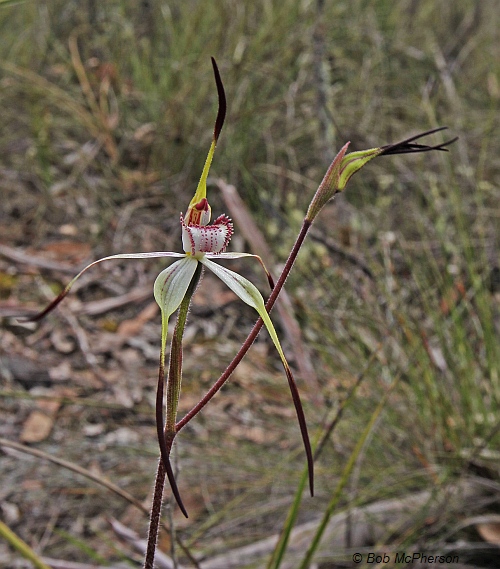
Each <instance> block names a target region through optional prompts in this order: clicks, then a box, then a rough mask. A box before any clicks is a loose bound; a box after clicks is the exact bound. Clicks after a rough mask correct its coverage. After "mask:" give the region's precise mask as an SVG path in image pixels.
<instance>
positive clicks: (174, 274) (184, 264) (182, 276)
mask: <svg viewBox="0 0 500 569" xmlns="http://www.w3.org/2000/svg"><path fill="white" fill-rule="evenodd" d="M197 264H198V261H197V260H196V259H193V258H192V257H184V259H181V260H180V261H176V262H175V263H173V264H172V265H170V267H167V268H166V269H165V270H163V271H162V272H161V273H160V274H159V275H158V276H157V277H156V281H155V284H154V289H153V290H154V297H155V300H156V302H157V303H158V305H159V307H160V308H161V311H162V314H163V315H164V316H165V317H166V318H167V319H168V318H170V316H171V315H172V314H173V313H174V312H175V311H176V310H177V309H178V308H179V305H180V303H181V302H182V299H183V298H184V295H185V294H186V291H187V289H188V287H189V283H190V282H191V279H192V278H193V275H194V272H195V271H196V266H197Z"/></svg>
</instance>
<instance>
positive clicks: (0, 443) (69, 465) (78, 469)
mask: <svg viewBox="0 0 500 569" xmlns="http://www.w3.org/2000/svg"><path fill="white" fill-rule="evenodd" d="M0 447H7V448H11V449H14V450H16V451H19V452H23V453H26V454H30V455H31V456H35V457H37V458H42V459H44V460H48V461H49V462H52V463H53V464H57V465H58V466H62V467H63V468H66V469H67V470H71V471H72V472H75V473H76V474H80V475H81V476H84V477H85V478H88V479H89V480H92V481H93V482H95V483H97V484H99V485H100V486H104V487H105V488H107V489H108V490H110V491H111V492H113V493H115V494H116V495H118V496H120V498H123V499H124V500H126V501H127V502H129V503H130V504H132V505H133V506H135V507H136V508H137V509H138V510H140V511H141V512H142V513H143V514H145V516H146V517H148V516H149V513H150V512H149V508H147V507H146V506H144V504H142V502H140V501H139V500H137V499H136V498H134V496H132V495H131V494H129V493H128V492H126V491H125V490H122V489H121V488H120V487H119V486H117V485H116V484H113V482H110V481H109V480H107V479H106V478H103V477H102V476H97V475H96V474H94V473H93V472H90V470H87V469H86V468H83V467H82V466H79V465H78V464H75V463H73V462H69V461H67V460H64V459H63V458H58V457H56V456H52V455H50V454H47V453H46V452H43V451H41V450H38V449H35V448H31V447H28V446H26V445H22V444H20V443H16V442H14V441H10V440H8V439H4V438H3V437H0ZM161 525H162V527H163V529H165V530H167V531H168V530H169V528H168V527H167V525H166V524H163V523H162V524H161ZM176 541H177V544H178V545H179V547H180V548H181V549H182V551H183V552H184V553H185V554H186V555H187V557H188V558H189V559H190V561H191V562H192V563H193V565H194V566H195V567H197V562H196V560H195V559H194V558H193V556H192V555H191V553H190V552H189V551H188V549H187V548H186V547H185V545H184V543H183V542H182V541H181V540H180V539H179V537H178V536H176Z"/></svg>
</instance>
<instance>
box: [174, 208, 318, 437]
mask: <svg viewBox="0 0 500 569" xmlns="http://www.w3.org/2000/svg"><path fill="white" fill-rule="evenodd" d="M311 225H312V223H311V222H310V221H308V220H307V219H304V221H303V222H302V228H301V230H300V233H299V235H298V237H297V240H296V241H295V244H294V246H293V249H292V250H291V252H290V255H289V257H288V259H287V262H286V264H285V266H284V268H283V271H282V272H281V275H280V278H279V279H278V282H277V283H276V285H275V287H274V289H273V291H272V292H271V295H270V297H269V299H268V301H267V303H266V310H267V311H268V312H271V310H272V308H273V306H274V303H275V302H276V299H277V298H278V295H279V293H280V291H281V289H282V288H283V285H284V284H285V281H286V279H287V277H288V275H289V273H290V271H291V269H292V267H293V264H294V262H295V259H296V258H297V255H298V253H299V250H300V248H301V247H302V244H303V242H304V239H305V238H306V235H307V232H308V231H309V229H310V227H311ZM263 325H264V322H263V321H262V318H259V319H258V320H257V322H256V323H255V325H254V327H253V328H252V330H251V332H250V334H248V336H247V339H246V340H245V342H244V343H243V345H242V346H241V348H240V349H239V351H238V353H237V354H236V356H235V357H234V359H233V361H232V362H231V363H230V364H229V365H228V366H227V368H226V370H225V371H224V373H223V374H222V375H221V376H220V377H219V379H218V380H217V381H216V382H215V383H214V384H213V385H212V387H211V388H210V389H209V390H208V391H207V393H206V394H205V396H204V397H203V399H201V401H200V402H199V403H198V404H197V405H195V406H194V407H193V408H192V409H191V411H189V413H186V415H185V416H184V417H183V418H182V419H181V420H180V421H179V422H178V423H177V424H176V432H177V433H178V432H179V431H180V430H181V429H182V428H183V427H185V426H186V425H187V423H189V421H191V419H192V418H193V417H195V416H196V415H197V414H198V413H199V412H200V411H201V410H202V409H203V407H205V405H206V404H207V403H208V402H209V401H210V399H212V397H213V396H214V395H215V394H216V393H217V392H218V391H219V390H220V389H221V387H222V386H223V385H224V384H225V383H226V381H227V380H228V379H229V377H230V376H231V374H232V373H233V371H234V370H235V368H236V367H237V366H238V364H239V363H240V362H241V360H242V359H243V356H244V355H245V354H246V353H247V352H248V350H249V349H250V346H251V345H252V344H253V343H254V341H255V338H257V335H258V333H259V332H260V329H261V328H262V326H263Z"/></svg>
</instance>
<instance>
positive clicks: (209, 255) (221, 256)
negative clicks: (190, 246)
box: [205, 252, 274, 290]
mask: <svg viewBox="0 0 500 569" xmlns="http://www.w3.org/2000/svg"><path fill="white" fill-rule="evenodd" d="M205 257H206V258H207V259H242V258H244V257H253V258H254V259H257V261H259V263H260V265H261V267H262V268H263V269H264V272H265V273H266V276H267V280H268V282H269V286H270V287H271V290H272V289H273V288H274V281H273V277H272V276H271V273H270V272H269V271H268V270H267V267H266V265H264V261H263V260H262V258H261V257H259V255H252V253H237V252H234V253H206V254H205Z"/></svg>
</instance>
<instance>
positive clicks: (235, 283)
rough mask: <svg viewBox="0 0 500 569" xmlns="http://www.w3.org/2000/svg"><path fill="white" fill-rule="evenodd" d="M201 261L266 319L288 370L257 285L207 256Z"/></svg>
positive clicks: (265, 322)
mask: <svg viewBox="0 0 500 569" xmlns="http://www.w3.org/2000/svg"><path fill="white" fill-rule="evenodd" d="M200 263H203V264H204V265H205V267H207V268H208V269H210V270H211V271H212V272H213V273H214V274H215V275H216V276H217V277H219V278H220V280H221V281H223V282H224V283H225V284H226V285H227V286H228V287H229V288H230V289H231V290H232V291H233V292H234V293H235V294H236V295H237V296H239V297H240V298H241V300H242V301H243V302H245V303H246V304H248V305H249V306H251V307H252V308H255V310H256V311H257V312H258V314H259V316H260V317H261V318H262V320H263V321H264V324H265V326H266V328H267V331H268V332H269V335H270V336H271V340H272V341H273V343H274V345H275V347H276V349H277V350H278V353H279V355H280V358H281V361H282V363H283V366H284V368H285V370H288V369H289V366H288V362H287V361H286V358H285V354H284V353H283V350H282V348H281V344H280V341H279V339H278V334H276V330H275V329H274V325H273V323H272V321H271V318H270V317H269V314H268V313H267V310H266V306H265V304H264V299H263V298H262V295H261V294H260V292H259V291H258V289H257V287H256V286H255V285H254V284H252V283H251V282H250V281H249V280H248V279H246V278H245V277H242V276H241V275H239V274H238V273H235V272H234V271H230V270H229V269H226V268H225V267H222V266H221V265H218V264H217V263H214V262H213V261H210V260H209V259H207V258H206V257H204V258H203V259H200Z"/></svg>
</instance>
